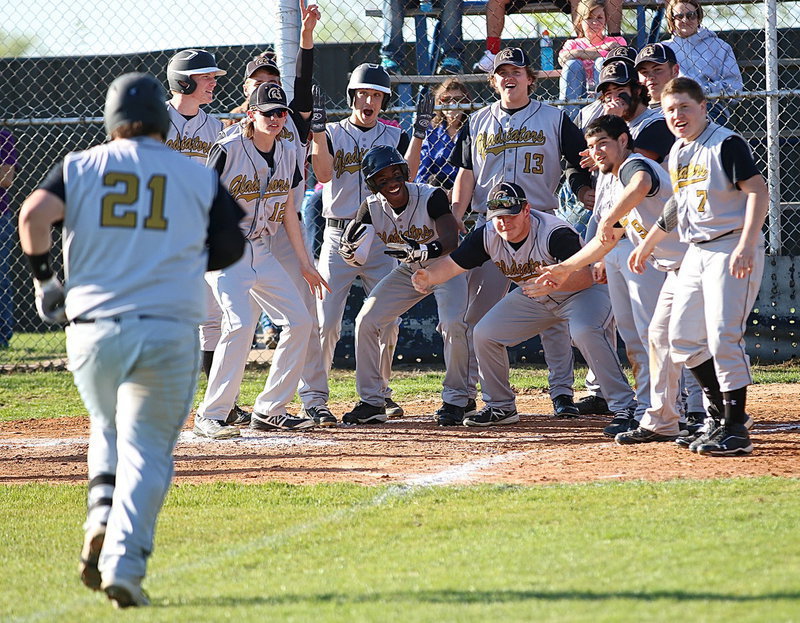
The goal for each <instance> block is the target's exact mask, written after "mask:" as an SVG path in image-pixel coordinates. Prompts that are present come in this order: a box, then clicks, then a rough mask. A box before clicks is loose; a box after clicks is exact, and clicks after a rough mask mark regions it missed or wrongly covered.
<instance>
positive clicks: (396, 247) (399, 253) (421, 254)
mask: <svg viewBox="0 0 800 623" xmlns="http://www.w3.org/2000/svg"><path fill="white" fill-rule="evenodd" d="M401 236H402V234H401ZM402 238H403V240H405V242H389V243H387V245H386V250H385V251H384V253H385V254H386V255H390V256H392V257H393V258H395V259H396V260H399V261H401V262H403V263H404V264H411V263H412V262H420V263H422V262H424V261H425V260H427V259H428V245H425V244H422V245H421V244H420V243H419V242H417V241H416V240H412V239H411V238H406V237H405V236H402Z"/></svg>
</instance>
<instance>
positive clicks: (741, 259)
mask: <svg viewBox="0 0 800 623" xmlns="http://www.w3.org/2000/svg"><path fill="white" fill-rule="evenodd" d="M754 260H755V253H754V249H753V247H748V246H744V245H742V244H741V243H739V244H738V245H736V248H735V249H734V250H733V253H731V259H730V263H729V268H730V271H731V275H733V276H734V277H736V278H737V279H744V278H745V277H749V276H750V273H752V272H753V261H754Z"/></svg>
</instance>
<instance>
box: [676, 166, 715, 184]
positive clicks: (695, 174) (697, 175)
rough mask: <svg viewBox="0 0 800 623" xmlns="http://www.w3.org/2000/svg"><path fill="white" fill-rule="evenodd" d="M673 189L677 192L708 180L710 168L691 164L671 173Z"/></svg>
mask: <svg viewBox="0 0 800 623" xmlns="http://www.w3.org/2000/svg"><path fill="white" fill-rule="evenodd" d="M670 177H671V178H672V187H673V188H674V189H675V190H678V189H679V188H685V187H686V186H691V185H692V184H699V183H701V182H705V181H706V180H708V167H706V166H705V165H704V164H702V163H690V164H688V165H686V166H681V167H678V168H676V169H674V170H672V171H670Z"/></svg>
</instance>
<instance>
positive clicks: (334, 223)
mask: <svg viewBox="0 0 800 623" xmlns="http://www.w3.org/2000/svg"><path fill="white" fill-rule="evenodd" d="M351 220H352V219H349V218H348V219H344V218H326V219H325V223H326V224H327V225H328V227H335V228H336V229H344V228H345V227H347V224H348V223H349V222H350V221H351Z"/></svg>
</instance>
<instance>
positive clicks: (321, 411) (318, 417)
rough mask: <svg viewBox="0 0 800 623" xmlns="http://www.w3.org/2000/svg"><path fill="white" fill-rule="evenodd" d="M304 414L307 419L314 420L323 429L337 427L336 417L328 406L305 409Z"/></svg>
mask: <svg viewBox="0 0 800 623" xmlns="http://www.w3.org/2000/svg"><path fill="white" fill-rule="evenodd" d="M303 413H304V414H305V415H306V417H310V418H311V419H312V420H314V423H315V424H316V425H317V426H322V427H323V428H330V427H331V426H336V424H337V420H336V416H335V415H334V414H333V413H331V410H330V409H328V406H327V405H318V406H316V407H304V408H303Z"/></svg>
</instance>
